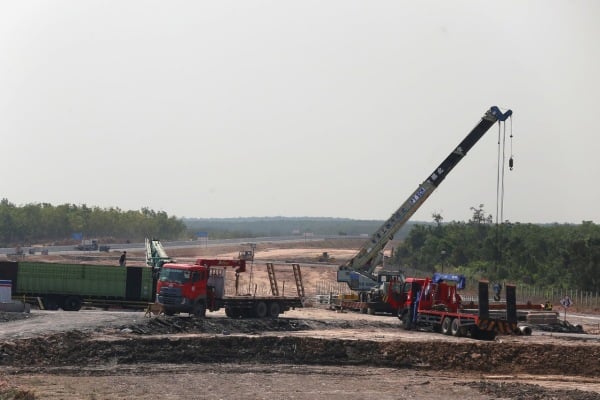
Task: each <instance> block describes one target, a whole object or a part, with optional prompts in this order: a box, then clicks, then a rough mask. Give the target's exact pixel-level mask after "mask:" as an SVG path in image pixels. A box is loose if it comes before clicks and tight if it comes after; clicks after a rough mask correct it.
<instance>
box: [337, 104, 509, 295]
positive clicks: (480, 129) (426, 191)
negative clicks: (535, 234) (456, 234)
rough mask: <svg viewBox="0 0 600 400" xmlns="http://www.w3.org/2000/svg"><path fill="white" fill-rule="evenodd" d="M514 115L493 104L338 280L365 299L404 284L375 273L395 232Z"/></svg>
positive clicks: (345, 266)
mask: <svg viewBox="0 0 600 400" xmlns="http://www.w3.org/2000/svg"><path fill="white" fill-rule="evenodd" d="M511 115H512V110H507V111H506V112H504V113H502V111H500V109H499V108H498V107H496V106H492V107H491V108H490V109H489V110H488V111H486V113H485V114H484V116H483V117H482V118H481V121H479V123H478V124H477V125H476V126H475V127H474V128H473V130H471V132H470V133H469V134H468V135H467V136H466V137H465V138H464V139H463V141H462V142H460V144H459V145H458V146H457V147H456V148H455V149H454V150H453V151H452V152H451V153H450V154H449V155H448V157H446V159H445V160H444V161H442V163H441V164H440V165H439V166H438V167H437V168H436V169H435V170H434V171H433V172H432V173H431V174H430V175H429V176H428V177H427V179H425V181H423V183H421V184H420V185H419V187H417V189H416V190H415V191H414V192H413V193H412V194H411V195H410V196H409V197H408V199H407V200H406V201H405V202H404V203H402V205H401V206H400V208H398V210H396V212H395V213H394V214H392V216H391V217H390V218H389V219H388V220H387V221H385V222H384V223H383V225H382V226H381V227H380V228H379V229H378V230H377V231H376V232H375V233H374V234H373V235H372V236H371V238H370V240H369V241H367V242H366V243H365V244H364V245H363V246H362V247H361V248H360V250H359V251H358V253H357V254H356V256H354V257H353V258H352V259H350V260H349V261H348V262H346V263H345V264H343V265H341V266H340V267H339V268H338V272H337V281H338V282H345V283H347V284H348V286H349V287H350V289H351V290H354V291H357V292H359V299H361V300H366V297H367V295H368V294H371V295H374V294H376V293H370V292H373V291H375V292H382V293H385V291H384V289H381V290H380V289H378V287H379V286H382V285H384V284H385V283H386V282H387V281H389V280H390V279H393V280H395V281H396V282H398V283H401V282H402V281H403V280H404V277H403V275H402V274H401V273H400V272H398V273H396V274H395V276H394V274H389V273H387V274H375V269H376V267H377V266H378V265H379V264H380V263H381V259H382V250H383V249H384V247H385V246H386V245H387V243H388V242H389V241H390V240H392V239H393V237H394V234H396V232H398V230H400V228H402V227H403V226H404V225H405V224H406V222H407V221H408V220H409V219H410V217H412V215H413V214H414V213H415V212H416V211H417V210H418V209H419V208H420V207H421V205H423V203H424V202H425V200H427V198H428V197H429V196H430V195H431V193H433V191H434V190H435V189H436V188H437V187H438V186H439V185H440V184H441V183H442V181H443V180H444V179H445V178H446V176H447V175H448V173H450V171H452V169H453V168H454V167H455V166H456V165H457V164H458V163H459V162H460V160H462V159H463V157H464V156H465V155H466V154H467V152H468V151H469V150H470V149H471V148H472V147H473V146H474V145H475V143H477V142H478V141H479V139H481V137H482V136H483V135H484V134H485V133H486V132H487V131H488V130H489V129H490V128H491V127H492V126H493V125H494V124H495V123H496V122H503V121H506V119H507V118H508V117H510V116H511Z"/></svg>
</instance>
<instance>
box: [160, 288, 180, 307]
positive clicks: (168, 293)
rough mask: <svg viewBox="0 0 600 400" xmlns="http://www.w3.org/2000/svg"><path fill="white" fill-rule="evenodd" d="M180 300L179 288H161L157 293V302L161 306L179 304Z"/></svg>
mask: <svg viewBox="0 0 600 400" xmlns="http://www.w3.org/2000/svg"><path fill="white" fill-rule="evenodd" d="M182 298H183V294H182V292H181V288H170V287H162V288H160V292H159V293H158V301H159V302H160V303H162V304H181V299H182Z"/></svg>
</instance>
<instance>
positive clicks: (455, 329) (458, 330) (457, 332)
mask: <svg viewBox="0 0 600 400" xmlns="http://www.w3.org/2000/svg"><path fill="white" fill-rule="evenodd" d="M450 333H451V334H452V336H456V337H461V336H465V329H464V328H463V327H462V326H460V320H459V319H458V318H454V319H453V320H452V324H451V325H450Z"/></svg>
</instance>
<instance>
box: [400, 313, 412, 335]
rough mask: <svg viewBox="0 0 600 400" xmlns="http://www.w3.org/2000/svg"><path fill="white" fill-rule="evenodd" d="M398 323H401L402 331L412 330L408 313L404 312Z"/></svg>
mask: <svg viewBox="0 0 600 400" xmlns="http://www.w3.org/2000/svg"><path fill="white" fill-rule="evenodd" d="M400 321H402V327H403V328H404V330H406V331H410V330H411V329H412V321H411V316H410V312H405V313H404V314H403V315H402V317H401V318H400Z"/></svg>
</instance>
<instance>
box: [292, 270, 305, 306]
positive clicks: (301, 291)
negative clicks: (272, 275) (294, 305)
mask: <svg viewBox="0 0 600 400" xmlns="http://www.w3.org/2000/svg"><path fill="white" fill-rule="evenodd" d="M292 268H293V269H294V279H295V280H296V290H297V291H298V297H300V298H301V299H304V284H303V283H302V274H301V273H300V264H292Z"/></svg>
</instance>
